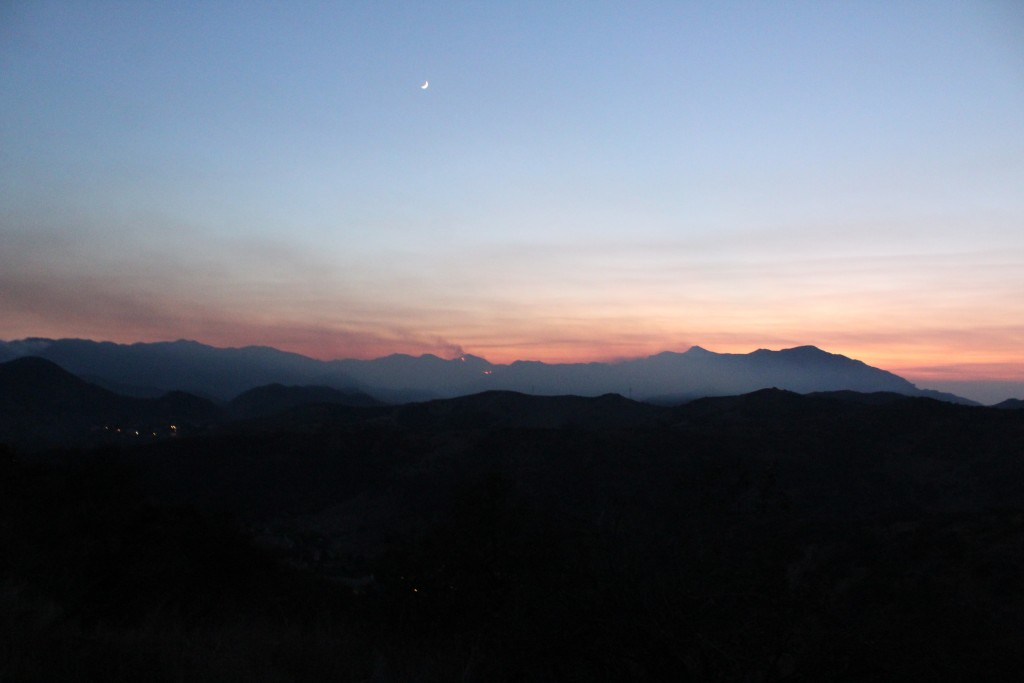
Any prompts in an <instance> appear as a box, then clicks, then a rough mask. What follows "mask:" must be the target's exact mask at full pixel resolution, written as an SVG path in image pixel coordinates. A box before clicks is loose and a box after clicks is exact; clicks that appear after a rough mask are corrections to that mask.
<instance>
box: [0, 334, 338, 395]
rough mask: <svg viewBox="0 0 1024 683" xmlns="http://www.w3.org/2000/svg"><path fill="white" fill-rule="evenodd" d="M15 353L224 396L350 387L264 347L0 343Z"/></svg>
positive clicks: (106, 378) (116, 380) (117, 380)
mask: <svg viewBox="0 0 1024 683" xmlns="http://www.w3.org/2000/svg"><path fill="white" fill-rule="evenodd" d="M0 347H5V348H6V350H7V351H8V352H10V353H13V354H15V355H18V356H23V355H34V356H40V357H42V358H46V359H47V360H51V361H53V362H55V363H57V364H58V365H60V366H61V367H63V368H65V369H66V370H68V371H69V372H72V373H74V374H75V375H78V376H80V377H92V378H98V379H100V380H101V381H103V382H105V383H109V384H110V385H111V386H116V387H119V388H131V387H143V388H144V389H143V391H144V392H147V393H148V392H151V391H152V389H153V388H155V389H158V390H161V391H174V390H180V391H187V392H189V393H193V394H197V395H202V396H212V397H215V398H217V399H220V400H227V399H229V398H231V397H233V396H237V395H238V394H240V393H241V392H243V391H247V390H249V389H252V388H254V387H258V386H263V385H266V384H273V383H281V384H289V385H325V386H331V387H334V388H337V389H346V388H353V382H352V381H351V380H350V379H349V378H347V377H344V376H343V375H342V374H341V373H340V372H339V371H338V370H337V369H334V368H332V367H330V366H329V365H327V364H325V363H323V362H321V361H317V360H314V359H312V358H307V357H305V356H300V355H298V354H294V353H286V352H284V351H278V350H277V349H271V348H268V347H262V346H249V347H245V348H241V349H218V348H214V347H211V346H207V345H205V344H200V343H198V342H194V341H185V340H180V341H176V342H158V343H153V344H130V345H127V344H114V343H111V342H94V341H89V340H84V339H59V340H51V339H26V340H22V341H15V342H6V343H4V344H0Z"/></svg>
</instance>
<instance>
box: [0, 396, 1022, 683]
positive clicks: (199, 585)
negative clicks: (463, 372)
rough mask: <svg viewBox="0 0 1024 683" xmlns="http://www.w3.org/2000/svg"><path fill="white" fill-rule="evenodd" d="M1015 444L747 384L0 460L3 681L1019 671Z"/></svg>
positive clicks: (984, 426) (890, 677) (441, 405)
mask: <svg viewBox="0 0 1024 683" xmlns="http://www.w3.org/2000/svg"><path fill="white" fill-rule="evenodd" d="M1022 444H1024V411H1016V410H997V409H991V408H979V407H969V406H958V405H953V404H949V403H942V402H939V401H935V400H931V399H924V398H906V397H899V396H894V395H863V394H853V393H848V392H833V393H830V394H825V395H816V396H801V395H798V394H793V393H790V392H785V391H779V390H764V391H760V392H755V393H753V394H747V395H743V396H735V397H724V398H713V399H703V400H699V401H694V402H692V403H689V404H687V405H684V406H679V407H656V406H650V405H646V404H640V403H635V402H631V401H628V400H627V399H624V398H622V397H619V396H607V397H598V398H593V399H581V398H578V397H543V398H541V397H531V396H526V395H522V394H514V393H509V392H488V393H486V394H481V395H478V396H470V397H463V398H460V399H456V400H452V401H435V402H430V403H424V404H416V405H408V406H399V407H393V408H392V407H351V406H343V405H325V404H320V405H315V406H307V407H302V406H296V407H293V408H291V409H289V410H288V411H286V412H284V413H280V414H278V415H277V416H274V417H272V418H266V419H258V420H250V421H246V422H239V423H232V424H229V425H226V426H224V427H221V428H218V430H216V431H215V432H210V433H205V434H198V435H195V436H192V437H185V438H176V439H167V440H163V441H159V442H155V443H151V444H148V445H144V446H140V447H132V448H128V447H121V448H119V449H117V450H107V451H104V452H94V451H86V452H82V451H63V452H59V453H58V452H49V453H42V454H27V453H22V452H19V453H13V452H11V451H10V450H8V454H7V456H6V457H5V458H4V464H3V468H4V469H3V472H4V474H3V477H4V478H3V483H2V486H3V495H2V500H3V504H2V508H0V509H2V514H3V519H2V521H0V533H2V534H3V538H2V539H0V542H2V547H3V549H4V550H3V553H4V555H3V564H2V570H3V575H2V577H0V579H2V581H0V586H2V589H3V594H2V595H3V600H4V601H5V606H6V608H7V609H5V610H4V611H3V614H4V615H5V616H3V617H2V619H3V620H4V621H3V623H2V628H3V637H4V641H3V650H2V653H3V655H4V656H3V657H0V661H2V662H4V663H3V664H0V667H4V668H3V669H0V677H2V678H3V679H5V680H96V679H103V680H140V679H146V680H183V679H185V680H243V679H245V680H255V681H261V680H263V681H278V680H303V681H306V680H312V681H316V680H322V681H328V680H330V681H344V680H351V681H361V680H376V681H407V680H423V681H451V680H467V681H468V680H474V681H475V680H478V681H536V680H549V681H592V680H635V681H641V680H643V681H648V680H682V681H782V680H787V681H822V680H828V681H926V680H927V681H934V680H972V681H1009V680H1014V679H1015V678H1016V676H1017V675H1019V671H1020V670H1021V667H1022V666H1024V654H1022V653H1024V642H1022V641H1024V635H1022V634H1024V573H1022V572H1021V571H1020V570H1021V567H1024V448H1022ZM15 456H18V457H15ZM53 653H57V656H54V654H53Z"/></svg>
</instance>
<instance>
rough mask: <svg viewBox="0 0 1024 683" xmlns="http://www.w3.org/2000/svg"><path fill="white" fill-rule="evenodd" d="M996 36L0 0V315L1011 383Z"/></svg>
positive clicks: (956, 10)
mask: <svg viewBox="0 0 1024 683" xmlns="http://www.w3.org/2000/svg"><path fill="white" fill-rule="evenodd" d="M1022 36H1024V9H1022V6H1021V5H1020V4H1019V3H1014V2H723V3H704V2H699V3H698V2H657V3H654V2H652V3H610V2H605V3H602V2H586V3H583V2H579V3H570V2H539V3H529V2H516V3H497V2H475V3H470V2H465V3H446V2H435V3H387V2H377V3H370V2H365V3H359V2H344V3H259V2H244V3H242V2H237V3H234V2H202V3H200V2H195V3H143V2H123V3H107V2H89V3H81V2H70V3H51V2H20V3H18V2H16V3H6V4H4V5H3V7H2V8H0V100H2V101H3V102H4V107H3V108H2V109H0V155H2V156H0V160H2V163H0V320H4V321H6V322H3V323H0V337H3V338H8V339H10V338H16V337H21V336H30V335H36V336H82V337H92V338H102V339H112V340H115V341H126V342H127V341H151V340H157V339H174V338H178V337H189V338H195V339H199V340H200V341H205V342H208V343H213V344H218V345H245V344H270V345H274V346H278V347H281V348H286V349H290V350H295V351H298V352H302V353H307V354H310V355H314V356H318V357H321V358H330V357H344V356H358V357H369V356H378V355H384V354H387V353H391V352H395V351H402V352H409V353H421V352H436V353H441V354H442V355H451V354H455V353H457V352H459V351H460V350H465V351H467V352H472V353H476V354H478V355H482V356H485V357H487V358H489V359H491V360H493V361H508V360H512V359H515V358H533V359H540V360H593V359H609V358H623V357H631V356H638V355H646V354H648V353H654V352H657V351H661V350H666V349H671V350H682V349H685V348H686V347H688V346H689V345H691V344H700V345H701V346H705V347H706V348H710V349H712V350H716V351H750V350H753V349H755V348H758V347H768V348H781V347H784V346H791V345H797V344H817V345H819V346H821V347H822V348H825V349H827V350H830V351H835V352H839V353H844V354H846V355H849V356H852V357H856V358H860V359H862V360H865V361H867V362H870V363H872V364H875V365H880V366H881V367H885V368H886V369H890V370H893V371H896V372H899V373H901V374H903V375H905V376H907V377H908V378H910V379H912V380H914V381H918V383H920V384H922V385H927V386H946V387H952V386H954V385H955V384H956V383H957V382H965V381H974V382H977V381H989V382H993V381H997V380H998V381H1003V382H1021V383H1024V352H1022V351H1021V349H1024V303H1022V301H1024V297H1022V296H1021V294H1024V38H1022ZM427 79H429V81H430V87H429V88H428V89H427V90H422V89H420V87H419V86H420V84H421V83H422V82H423V81H424V80H427ZM1021 387H1022V391H1024V384H1021ZM1011 388H1012V387H1011ZM1005 389H1006V386H1005V385H1001V388H1000V391H1003V390H1005ZM1018 393H1022V392H1018Z"/></svg>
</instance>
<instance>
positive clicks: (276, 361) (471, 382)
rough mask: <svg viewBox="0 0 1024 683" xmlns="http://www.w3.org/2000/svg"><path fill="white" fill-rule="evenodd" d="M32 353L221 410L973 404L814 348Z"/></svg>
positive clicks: (182, 347) (87, 346)
mask: <svg viewBox="0 0 1024 683" xmlns="http://www.w3.org/2000/svg"><path fill="white" fill-rule="evenodd" d="M23 356H38V357H41V358H44V359H46V360H50V361H52V362H54V363H56V364H57V365H59V366H60V367H62V368H64V369H65V370H67V371H68V372H71V373H73V374H74V375H77V376H78V377H81V378H82V379H84V380H87V381H89V382H92V383H94V384H97V385H98V386H101V387H104V388H106V389H108V390H110V391H115V392H117V393H120V394H125V395H132V396H137V397H149V398H155V397H158V396H161V395H163V394H165V393H167V392H169V391H185V392H188V393H191V394H195V395H198V396H203V397H206V398H209V399H211V400H214V401H227V400H230V399H232V398H234V397H236V396H238V395H239V394H241V393H242V392H245V391H249V390H251V389H254V388H256V387H260V386H266V385H271V384H280V385H284V386H321V387H329V388H332V389H335V390H338V391H342V392H346V393H350V394H351V393H353V392H361V393H363V394H366V395H368V396H372V397H373V398H375V399H378V400H381V401H384V402H388V403H405V402H409V401H420V400H429V399H434V398H451V397H456V396H463V395H468V394H475V393H480V392H483V391H490V390H504V391H516V392H522V393H527V394H534V395H568V394H572V395H578V396H600V395H603V394H608V393H615V394H620V395H622V396H626V397H629V398H634V399H637V400H643V401H649V402H657V403H666V404H668V403H679V402H682V401H687V400H692V399H694V398H700V397H703V396H724V395H735V394H742V393H748V392H751V391H756V390H758V389H763V388H771V387H775V388H779V389H785V390H789V391H794V392H797V393H809V392H816V391H840V390H849V391H857V392H880V391H883V392H893V393H898V394H903V395H907V396H928V397H931V398H937V399H940V400H945V401H950V402H954V403H965V404H970V403H973V402H971V401H969V400H968V399H965V398H962V397H959V396H956V395H953V394H948V393H943V392H937V391H932V390H928V389H920V388H918V387H917V386H915V385H914V384H913V383H911V382H909V381H908V380H906V379H904V378H902V377H899V376H898V375H895V374H893V373H891V372H887V371H885V370H881V369H879V368H875V367H872V366H870V365H867V364H865V363H863V362H861V361H858V360H854V359H851V358H848V357H846V356H843V355H839V354H833V353H828V352H826V351H823V350H821V349H819V348H817V347H814V346H800V347H796V348H791V349H783V350H780V351H770V350H767V349H758V350H757V351H753V352H751V353H747V354H732V353H715V352H712V351H708V350H706V349H703V348H701V347H699V346H694V347H692V348H690V349H689V350H687V351H685V352H682V353H677V352H671V351H666V352H664V353H660V354H657V355H653V356H649V357H646V358H639V359H634V360H626V361H620V362H605V363H600V362H593V363H543V362H539V361H516V362H513V363H510V364H495V363H490V362H488V361H487V360H485V359H483V358H480V357H477V356H472V355H463V356H460V357H458V358H454V359H443V358H439V357H438V356H435V355H431V354H426V355H422V356H418V357H414V356H410V355H405V354H393V355H390V356H386V357H383V358H377V359H374V360H356V359H345V360H331V361H321V360H316V359H313V358H309V357H306V356H302V355H299V354H295V353H289V352H285V351H280V350H277V349H274V348H270V347H263V346H248V347H244V348H216V347H212V346H207V345H205V344H201V343H199V342H195V341H186V340H179V341H175V342H157V343H138V344H115V343H112V342H96V341H90V340H83V339H56V340H54V339H42V338H29V339H23V340H17V341H7V342H4V341H0V362H3V361H7V360H13V359H15V358H20V357H23Z"/></svg>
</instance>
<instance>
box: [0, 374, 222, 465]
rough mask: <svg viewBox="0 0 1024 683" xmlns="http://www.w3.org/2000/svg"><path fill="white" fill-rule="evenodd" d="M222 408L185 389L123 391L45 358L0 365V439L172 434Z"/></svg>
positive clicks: (59, 441) (93, 440) (32, 442)
mask: <svg viewBox="0 0 1024 683" xmlns="http://www.w3.org/2000/svg"><path fill="white" fill-rule="evenodd" d="M219 412H220V411H219V409H218V408H217V407H216V406H214V405H213V404H212V403H210V402H209V401H207V400H205V399H202V398H199V397H197V396H193V395H190V394H187V393H184V392H170V393H167V394H165V395H164V396H161V397H159V398H151V399H139V398H133V397H128V396H120V395H118V394H115V393H113V392H111V391H107V390H106V389H103V388H101V387H98V386H95V385H93V384H90V383H89V382H86V381H84V380H82V379H80V378H78V377H76V376H75V375H73V374H71V373H69V372H67V371H66V370H64V369H63V368H61V367H60V366H59V365H57V364H56V363H53V362H51V361H48V360H46V359H43V358H38V357H33V356H27V357H23V358H16V359H14V360H12V361H8V362H6V363H3V364H0V443H3V442H6V443H12V444H19V445H24V446H32V447H40V446H53V445H86V444H97V443H103V442H108V441H111V440H116V439H119V438H130V437H139V438H148V437H158V436H171V435H173V434H177V433H181V432H184V431H187V430H189V429H190V428H192V427H195V426H197V425H203V424H209V423H212V422H214V421H216V420H218V419H219ZM172 425H173V426H174V427H173V429H172Z"/></svg>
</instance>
